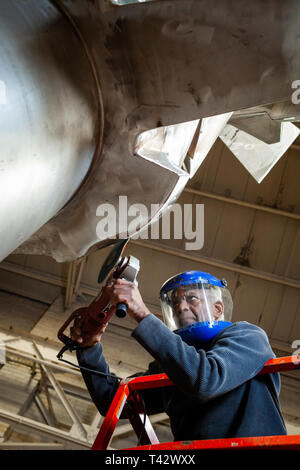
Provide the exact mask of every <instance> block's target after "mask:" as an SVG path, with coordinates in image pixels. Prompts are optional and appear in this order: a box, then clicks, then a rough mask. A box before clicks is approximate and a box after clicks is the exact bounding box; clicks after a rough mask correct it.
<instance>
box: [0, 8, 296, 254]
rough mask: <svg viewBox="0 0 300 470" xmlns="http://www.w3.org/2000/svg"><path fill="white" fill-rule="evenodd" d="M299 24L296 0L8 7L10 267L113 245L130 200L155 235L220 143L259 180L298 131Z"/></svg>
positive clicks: (2, 89) (0, 91) (2, 44)
mask: <svg viewBox="0 0 300 470" xmlns="http://www.w3.org/2000/svg"><path fill="white" fill-rule="evenodd" d="M299 24H300V4H299V2H298V0H282V1H281V2H278V1H277V0H269V1H268V2H265V1H261V0H252V2H248V0H239V1H238V2H236V1H235V0H210V1H209V2H207V0H157V1H155V0H144V1H134V0H128V1H126V0H98V1H89V0H77V1H75V2H74V1H70V0H52V1H50V0H27V1H26V2H25V1H23V0H2V2H1V12H0V143H1V157H0V240H1V244H0V260H1V259H3V258H4V257H5V256H7V255H8V254H10V253H11V252H13V251H14V250H16V249H17V248H18V250H17V251H16V252H22V253H38V254H42V253H44V254H47V255H50V256H53V257H54V258H55V259H56V260H58V261H66V260H73V259H76V258H78V257H80V256H82V255H85V254H87V253H88V252H90V251H91V250H94V249H95V248H97V247H99V246H102V245H105V244H108V243H111V239H101V238H99V237H98V236H97V231H96V227H97V223H98V221H99V216H98V215H97V208H98V206H99V204H103V203H105V202H107V203H110V204H113V205H114V206H117V205H118V201H119V196H121V195H125V196H127V197H128V204H138V203H143V204H144V205H146V207H150V205H151V204H157V207H158V209H157V211H156V213H155V214H153V213H152V215H151V216H149V217H144V218H143V217H142V218H141V220H140V227H141V228H142V227H145V226H146V225H147V224H149V223H150V222H151V221H152V220H154V219H157V218H158V217H159V216H160V214H162V213H163V212H164V211H165V210H166V209H167V208H168V207H169V206H170V204H171V203H172V202H174V201H175V200H176V198H177V197H178V195H179V194H180V192H181V191H182V189H183V188H184V186H185V185H186V183H187V181H188V179H189V178H190V177H191V176H193V174H194V173H195V171H196V170H197V168H198V167H199V165H200V164H201V162H202V161H203V159H204V158H205V156H206V155H207V153H208V151H209V150H210V148H211V147H212V145H213V143H214V142H215V140H216V138H217V137H218V136H219V135H220V136H221V138H222V139H223V140H224V142H225V143H226V144H227V145H229V147H230V148H231V149H232V150H233V152H234V153H235V154H236V156H237V157H238V158H240V160H241V161H242V162H243V164H245V165H246V167H247V165H248V163H249V161H248V160H247V159H248V157H247V155H248V153H249V149H250V150H251V151H252V150H253V152H254V153H253V155H254V157H253V158H254V160H252V163H253V161H254V162H255V163H254V165H252V164H250V165H248V169H249V171H251V172H252V174H253V175H254V177H256V179H257V180H258V181H261V179H262V178H263V177H264V176H265V174H267V172H268V171H269V170H270V169H271V168H272V166H273V165H274V163H275V162H276V161H277V160H278V158H279V157H280V155H281V154H282V153H283V152H284V150H285V149H286V148H287V146H288V145H290V144H291V143H292V142H293V140H294V139H295V138H296V137H297V135H298V133H299V131H298V129H297V128H296V127H295V126H293V124H291V123H290V122H286V121H287V120H289V121H297V120H298V118H299V115H300V113H299V106H298V105H297V102H296V103H295V102H292V101H291V96H292V94H293V92H294V91H295V90H294V89H293V85H295V83H296V84H297V80H298V79H300V50H299V47H298V42H299V40H298V30H299ZM241 110H242V111H241ZM227 123H229V126H226V124H227ZM283 123H284V127H283ZM262 129H263V131H262ZM245 135H246V136H247V138H245ZM249 139H250V143H249ZM253 139H254V140H253ZM262 140H263V142H262ZM276 143H277V144H278V145H277V147H276ZM274 144H275V147H272V146H273V145H274ZM261 145H263V151H264V152H266V153H268V161H267V162H265V161H263V162H262V161H261V159H260V156H261V148H262V147H260V146H261ZM249 146H250V147H249ZM251 146H252V147H251ZM266 146H267V147H266ZM244 148H247V149H248V153H247V155H246V157H245V153H244V152H243V149H244ZM255 154H256V157H257V158H256V159H255ZM245 159H246V161H245ZM149 213H150V211H149ZM125 232H126V227H121V226H118V227H117V229H116V233H115V237H117V236H121V237H122V236H128V235H129V236H131V235H133V234H134V233H135V231H134V230H133V232H132V233H125ZM112 238H114V237H112Z"/></svg>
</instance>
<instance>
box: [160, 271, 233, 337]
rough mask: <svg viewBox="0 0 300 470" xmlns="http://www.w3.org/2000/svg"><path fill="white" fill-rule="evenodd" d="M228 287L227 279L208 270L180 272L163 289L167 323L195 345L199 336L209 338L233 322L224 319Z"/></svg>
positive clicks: (162, 303)
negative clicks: (224, 298)
mask: <svg viewBox="0 0 300 470" xmlns="http://www.w3.org/2000/svg"><path fill="white" fill-rule="evenodd" d="M225 289H226V281H224V280H222V281H220V280H219V279H217V278H216V277H214V276H212V275H211V274H208V273H204V272H201V271H188V272H184V273H180V274H177V275H176V276H174V277H173V278H171V279H169V280H168V281H166V282H165V283H164V285H163V286H162V288H161V291H160V301H161V308H162V314H163V320H164V323H165V324H166V325H167V326H168V328H169V329H170V330H172V331H174V332H175V333H178V334H180V336H181V337H182V338H183V339H184V340H185V341H186V342H188V343H189V344H193V345H195V338H196V337H197V338H198V337H199V338H200V337H201V338H202V340H203V341H204V340H205V341H208V340H209V339H211V338H213V337H214V336H216V334H218V332H219V331H221V330H222V329H224V328H225V327H226V326H229V325H231V323H230V322H225V321H224V301H223V293H224V290H225Z"/></svg>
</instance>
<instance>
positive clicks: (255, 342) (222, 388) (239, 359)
mask: <svg viewBox="0 0 300 470" xmlns="http://www.w3.org/2000/svg"><path fill="white" fill-rule="evenodd" d="M132 335H133V336H134V338H135V339H136V340H137V341H138V342H139V343H140V344H141V345H142V346H143V347H144V348H145V349H146V350H147V351H148V352H149V353H150V354H151V355H152V356H153V357H154V358H155V359H156V360H157V361H158V362H159V363H160V365H161V367H162V369H163V370H164V372H165V373H166V374H167V375H168V377H169V378H170V379H171V380H172V381H173V383H174V384H175V385H176V386H177V387H178V388H179V389H180V390H181V391H182V392H184V393H185V394H187V395H189V396H191V397H192V398H193V399H196V400H198V401H200V402H203V403H204V402H207V401H208V400H210V399H213V398H216V397H218V396H220V395H223V394H225V393H227V392H229V391H231V390H233V389H234V388H236V387H238V386H239V385H241V384H242V383H244V382H246V381H248V380H250V379H252V378H253V377H255V376H256V375H257V374H258V372H259V371H260V370H261V369H262V368H263V366H264V365H265V363H266V362H267V361H268V360H269V359H271V358H273V357H274V353H273V351H272V349H271V347H270V344H269V341H268V338H267V335H266V333H265V332H264V331H263V330H262V329H261V328H259V327H257V326H255V325H251V324H250V323H247V322H239V323H235V324H233V325H231V326H229V327H227V328H226V329H224V330H223V331H222V332H221V333H220V334H219V335H218V337H217V338H216V341H215V342H214V344H213V345H212V346H211V347H210V349H209V350H207V351H205V350H204V349H199V350H196V348H194V347H193V346H189V345H188V344H186V343H185V342H183V341H182V339H181V338H180V336H178V335H176V334H174V333H173V332H172V331H170V330H169V329H168V328H167V327H166V325H165V324H164V323H163V322H161V321H160V320H159V319H158V318H157V317H155V316H154V315H149V316H147V317H146V318H144V319H143V320H142V321H141V322H140V323H139V325H138V326H137V328H136V329H135V330H134V331H133V333H132Z"/></svg>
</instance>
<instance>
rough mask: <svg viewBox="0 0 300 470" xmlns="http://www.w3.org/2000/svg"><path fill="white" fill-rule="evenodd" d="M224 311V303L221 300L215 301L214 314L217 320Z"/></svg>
mask: <svg viewBox="0 0 300 470" xmlns="http://www.w3.org/2000/svg"><path fill="white" fill-rule="evenodd" d="M223 313H224V304H223V302H222V301H221V300H217V302H215V303H214V316H215V320H218V318H220V316H221V315H223Z"/></svg>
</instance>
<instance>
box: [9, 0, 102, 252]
mask: <svg viewBox="0 0 300 470" xmlns="http://www.w3.org/2000/svg"><path fill="white" fill-rule="evenodd" d="M0 64H1V65H0V80H1V82H0V83H1V89H2V93H1V100H0V143H1V157H0V221H1V222H0V239H1V247H0V259H3V258H4V257H5V256H7V255H8V254H9V253H11V252H12V251H13V250H14V249H15V248H16V247H17V246H19V245H20V244H21V243H22V242H24V241H25V240H27V239H28V238H29V237H30V236H31V235H32V234H33V233H34V232H36V231H37V230H38V229H39V228H40V227H41V226H42V225H44V224H45V223H46V222H47V221H48V220H49V219H51V218H52V217H53V216H54V215H56V214H57V213H58V212H59V210H60V209H61V208H62V207H63V206H64V205H65V204H66V203H67V202H68V201H69V200H70V199H71V198H72V196H73V194H74V193H75V192H76V190H77V189H78V188H79V186H80V185H81V184H82V182H83V181H84V179H85V177H86V175H87V173H88V171H89V168H90V165H91V163H92V161H93V158H94V156H95V152H96V151H97V143H98V141H99V129H100V123H99V107H98V96H97V89H96V85H95V79H94V76H93V73H92V70H91V67H90V64H89V61H88V59H87V56H86V53H85V50H84V47H83V45H82V44H81V42H80V40H79V38H78V35H77V34H76V31H75V30H74V28H73V26H72V25H71V24H70V22H69V21H68V20H67V19H66V18H65V16H64V15H63V14H62V13H61V12H60V11H59V10H58V9H57V8H56V7H55V6H54V5H53V4H51V3H50V2H49V1H47V0H39V1H34V0H29V1H26V2H23V1H21V2H20V1H17V0H13V1H12V0H3V1H2V2H1V15H0Z"/></svg>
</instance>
